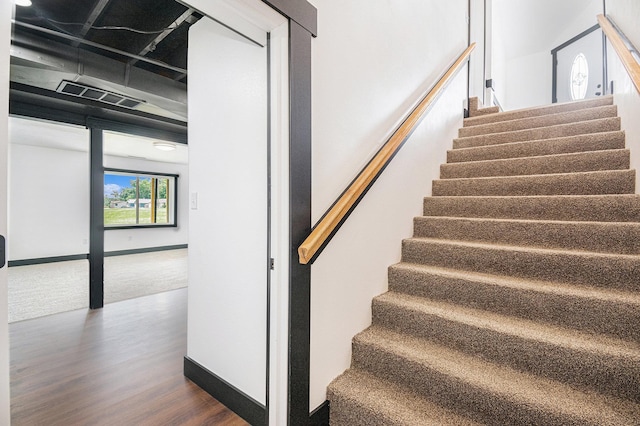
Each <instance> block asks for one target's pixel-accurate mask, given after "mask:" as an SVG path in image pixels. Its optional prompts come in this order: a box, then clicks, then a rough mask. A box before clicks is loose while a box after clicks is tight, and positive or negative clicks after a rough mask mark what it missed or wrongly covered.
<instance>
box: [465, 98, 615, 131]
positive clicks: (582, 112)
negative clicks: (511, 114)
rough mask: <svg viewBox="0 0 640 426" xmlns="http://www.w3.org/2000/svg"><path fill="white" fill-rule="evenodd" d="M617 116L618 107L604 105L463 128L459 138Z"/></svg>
mask: <svg viewBox="0 0 640 426" xmlns="http://www.w3.org/2000/svg"><path fill="white" fill-rule="evenodd" d="M616 114H617V107H616V106H615V105H603V106H597V107H591V108H583V109H578V110H573V111H562V112H556V113H551V114H545V115H539V116H533V117H522V118H515V119H512V120H504V121H499V122H494V123H486V124H479V125H476V126H471V127H461V128H460V130H459V136H460V137H465V136H474V135H484V134H496V133H503V132H509V131H515V130H525V129H534V128H541V127H548V126H553V125H556V124H566V123H575V122H580V121H587V120H595V119H599V118H606V117H614V116H616Z"/></svg>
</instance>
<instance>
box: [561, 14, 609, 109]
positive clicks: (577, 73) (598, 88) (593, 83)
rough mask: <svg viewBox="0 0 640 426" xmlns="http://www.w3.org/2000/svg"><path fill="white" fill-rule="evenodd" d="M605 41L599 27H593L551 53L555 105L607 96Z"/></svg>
mask: <svg viewBox="0 0 640 426" xmlns="http://www.w3.org/2000/svg"><path fill="white" fill-rule="evenodd" d="M603 41H604V39H603V34H602V30H601V29H600V26H599V25H594V26H593V27H591V28H589V29H588V30H586V31H584V32H582V33H580V34H578V35H577V36H575V37H573V38H572V39H570V40H568V41H567V42H565V43H563V44H561V45H560V46H558V47H556V48H555V49H553V50H552V51H551V55H552V56H553V62H552V64H553V82H552V101H553V103H556V102H571V101H578V100H582V99H591V98H595V97H598V96H602V95H604V94H605V81H604V66H605V62H604V47H603Z"/></svg>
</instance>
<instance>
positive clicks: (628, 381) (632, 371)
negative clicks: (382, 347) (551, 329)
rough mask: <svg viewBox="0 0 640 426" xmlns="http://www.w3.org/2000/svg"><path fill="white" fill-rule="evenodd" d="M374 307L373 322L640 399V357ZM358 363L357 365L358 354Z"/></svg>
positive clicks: (552, 376)
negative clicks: (539, 339)
mask: <svg viewBox="0 0 640 426" xmlns="http://www.w3.org/2000/svg"><path fill="white" fill-rule="evenodd" d="M372 310H373V324H374V325H378V326H383V327H386V328H389V329H391V330H393V331H396V332H400V333H405V334H409V335H412V336H415V337H419V338H424V339H428V340H429V341H431V342H435V343H437V344H440V345H443V346H447V347H450V348H452V349H455V350H458V351H461V352H464V353H467V354H469V355H472V356H476V357H480V358H482V359H485V360H490V361H491V362H495V363H499V364H503V365H507V366H509V367H512V368H515V369H517V370H521V371H524V372H529V373H533V374H536V375H539V376H542V377H547V378H549V379H553V380H558V381H561V382H564V383H568V384H572V385H575V386H579V387H581V388H584V389H594V390H597V391H599V392H602V393H605V394H608V395H612V396H616V397H621V398H625V399H629V400H632V401H636V402H639V401H640V392H639V391H638V389H640V360H639V359H637V358H633V357H629V358H626V357H623V356H613V355H612V354H601V353H597V352H595V351H587V350H580V349H576V348H571V347H568V346H560V345H555V344H552V343H547V342H542V341H538V340H528V339H523V338H521V337H519V336H514V335H508V334H505V333H500V332H498V331H495V330H491V329H488V328H480V327H478V326H475V325H468V324H464V323H462V322H457V321H451V320H449V319H446V318H442V317H439V316H437V315H430V314H427V313H425V312H418V311H413V310H409V309H405V308H404V307H402V306H398V305H394V304H388V303H383V302H379V301H377V300H376V299H374V303H373V306H372ZM354 365H357V364H356V362H355V356H354ZM414 374H415V372H414ZM430 385H431V384H430Z"/></svg>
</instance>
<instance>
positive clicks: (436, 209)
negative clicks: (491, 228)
mask: <svg viewBox="0 0 640 426" xmlns="http://www.w3.org/2000/svg"><path fill="white" fill-rule="evenodd" d="M423 213H424V215H425V216H452V217H474V218H482V217H486V218H495V219H532V220H569V221H602V222H640V197H637V196H601V197H545V196H541V197H523V198H506V197H505V198H502V197H497V198H487V197H428V198H425V199H424V203H423Z"/></svg>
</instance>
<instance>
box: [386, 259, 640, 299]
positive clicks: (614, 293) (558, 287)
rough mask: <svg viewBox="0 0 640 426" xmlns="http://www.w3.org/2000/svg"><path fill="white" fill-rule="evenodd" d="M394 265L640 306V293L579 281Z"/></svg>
mask: <svg viewBox="0 0 640 426" xmlns="http://www.w3.org/2000/svg"><path fill="white" fill-rule="evenodd" d="M390 268H394V269H400V270H405V271H409V272H415V273H418V274H420V273H429V274H434V275H440V276H444V277H450V278H463V279H465V280H471V281H475V282H478V283H484V284H489V285H492V286H496V287H504V288H512V289H517V290H524V291H528V292H535V293H543V294H553V295H562V296H570V297H576V298H581V299H590V300H594V301H602V302H614V303H624V304H628V305H632V306H635V307H637V308H638V309H640V294H638V293H635V292H629V291H624V290H619V289H603V288H596V287H583V286H579V285H575V284H567V283H554V282H550V281H539V280H535V279H527V278H519V277H507V276H504V275H494V274H487V273H482V272H475V271H463V270H460V269H451V268H444V267H439V266H432V265H423V264H417V263H408V262H400V263H397V264H395V265H392V266H390Z"/></svg>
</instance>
